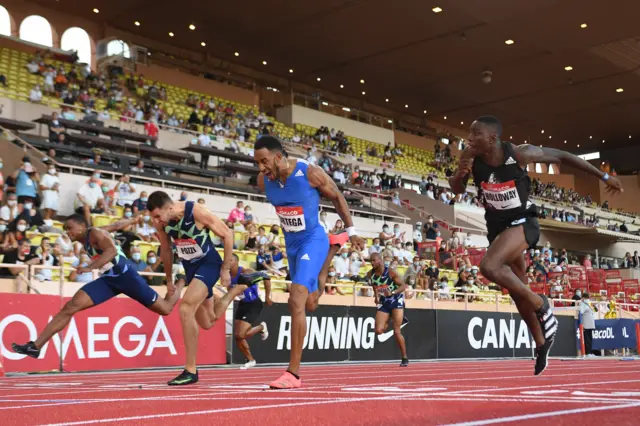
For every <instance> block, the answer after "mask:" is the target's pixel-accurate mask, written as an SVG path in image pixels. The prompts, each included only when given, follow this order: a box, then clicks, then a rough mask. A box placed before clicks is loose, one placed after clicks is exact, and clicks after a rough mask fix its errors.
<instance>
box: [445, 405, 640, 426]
mask: <svg viewBox="0 0 640 426" xmlns="http://www.w3.org/2000/svg"><path fill="white" fill-rule="evenodd" d="M635 407H640V403H632V404H620V405H609V406H603V407H588V408H574V409H571V410H560V411H547V412H545V413H535V414H523V415H521V416H509V417H497V418H493V419H485V420H476V421H472V422H462V423H449V424H447V425H445V426H481V425H491V424H496V423H511V422H518V421H521V420H532V419H540V418H544V417H558V416H566V415H569V414H581V413H591V412H594V411H610V410H621V409H624V408H635Z"/></svg>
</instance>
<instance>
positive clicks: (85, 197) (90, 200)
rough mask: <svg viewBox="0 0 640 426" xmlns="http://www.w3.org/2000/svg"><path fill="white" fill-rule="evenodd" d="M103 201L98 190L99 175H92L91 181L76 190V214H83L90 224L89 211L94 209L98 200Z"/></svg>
mask: <svg viewBox="0 0 640 426" xmlns="http://www.w3.org/2000/svg"><path fill="white" fill-rule="evenodd" d="M101 199H104V195H103V194H102V188H100V174H99V173H94V174H93V175H92V176H91V179H89V181H88V182H87V183H85V184H84V185H82V186H81V187H80V189H78V193H77V194H76V199H75V202H74V204H75V208H76V213H79V214H83V215H84V216H85V219H87V222H89V223H91V210H93V209H95V208H96V205H97V204H98V200H101Z"/></svg>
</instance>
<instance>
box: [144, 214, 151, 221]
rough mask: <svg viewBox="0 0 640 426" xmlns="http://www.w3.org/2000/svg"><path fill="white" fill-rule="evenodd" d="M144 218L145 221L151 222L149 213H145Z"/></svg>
mask: <svg viewBox="0 0 640 426" xmlns="http://www.w3.org/2000/svg"><path fill="white" fill-rule="evenodd" d="M142 219H144V221H145V222H149V219H150V217H149V215H144V216H142Z"/></svg>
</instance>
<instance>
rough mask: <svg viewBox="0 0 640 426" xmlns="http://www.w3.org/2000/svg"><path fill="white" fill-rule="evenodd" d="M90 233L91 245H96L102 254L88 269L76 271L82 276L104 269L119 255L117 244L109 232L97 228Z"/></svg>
mask: <svg viewBox="0 0 640 426" xmlns="http://www.w3.org/2000/svg"><path fill="white" fill-rule="evenodd" d="M88 232H90V233H91V235H89V244H91V245H93V244H95V245H96V246H97V247H98V248H99V249H100V251H102V254H101V255H99V256H98V257H97V258H95V259H94V260H93V261H92V262H91V263H90V264H89V265H87V266H86V267H84V268H82V267H80V268H77V269H76V271H77V272H78V273H80V274H81V273H84V272H91V271H93V270H94V269H100V268H102V267H103V266H104V265H106V264H107V263H109V262H111V261H112V260H113V259H114V258H115V257H116V255H117V254H118V249H117V248H116V243H114V242H113V239H112V238H111V236H110V235H109V233H108V232H107V231H104V230H102V229H100V228H96V229H90V230H89V231H88Z"/></svg>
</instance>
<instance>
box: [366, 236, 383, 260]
mask: <svg viewBox="0 0 640 426" xmlns="http://www.w3.org/2000/svg"><path fill="white" fill-rule="evenodd" d="M382 250H383V249H382V247H380V238H374V239H373V245H372V246H371V247H369V256H371V255H372V254H373V253H381V252H382Z"/></svg>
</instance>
